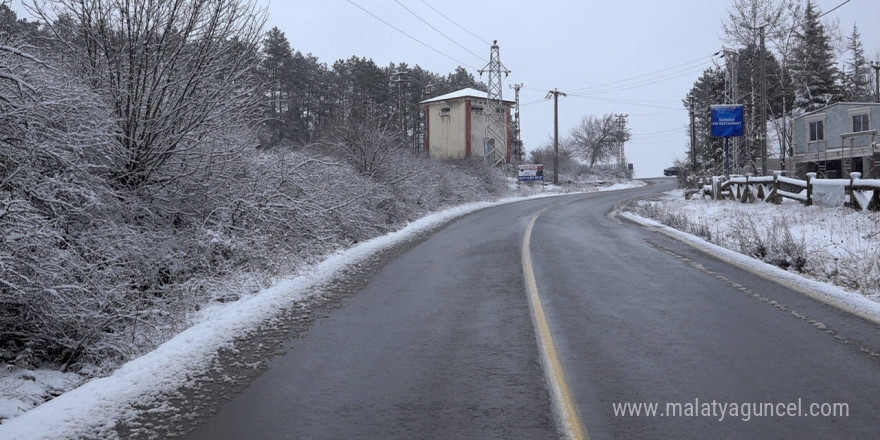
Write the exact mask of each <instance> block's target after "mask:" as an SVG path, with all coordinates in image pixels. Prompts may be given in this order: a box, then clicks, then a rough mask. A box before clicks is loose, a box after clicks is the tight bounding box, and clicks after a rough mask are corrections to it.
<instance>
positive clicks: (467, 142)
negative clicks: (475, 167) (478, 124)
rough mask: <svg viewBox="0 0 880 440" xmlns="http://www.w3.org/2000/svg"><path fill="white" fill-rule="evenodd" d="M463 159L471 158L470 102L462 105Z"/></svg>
mask: <svg viewBox="0 0 880 440" xmlns="http://www.w3.org/2000/svg"><path fill="white" fill-rule="evenodd" d="M464 112H465V116H464V157H471V102H470V101H465V105H464Z"/></svg>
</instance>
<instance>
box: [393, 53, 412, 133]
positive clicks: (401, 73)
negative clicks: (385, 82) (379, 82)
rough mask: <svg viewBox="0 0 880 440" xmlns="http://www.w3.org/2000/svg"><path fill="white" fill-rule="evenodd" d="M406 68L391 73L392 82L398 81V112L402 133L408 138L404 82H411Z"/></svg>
mask: <svg viewBox="0 0 880 440" xmlns="http://www.w3.org/2000/svg"><path fill="white" fill-rule="evenodd" d="M407 74H409V72H407V71H406V70H395V71H394V72H392V73H391V82H393V83H397V113H398V117H399V118H400V127H399V128H400V134H401V136H403V137H404V138H406V111H405V108H404V106H403V84H404V83H409V82H410V80H409V78H407V77H406V75H407Z"/></svg>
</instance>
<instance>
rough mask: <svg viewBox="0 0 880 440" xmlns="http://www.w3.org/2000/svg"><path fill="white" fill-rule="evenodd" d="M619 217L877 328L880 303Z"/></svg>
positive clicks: (672, 231) (659, 226)
mask: <svg viewBox="0 0 880 440" xmlns="http://www.w3.org/2000/svg"><path fill="white" fill-rule="evenodd" d="M621 215H622V216H624V217H626V218H629V219H631V220H633V221H635V222H637V223H641V224H643V225H645V226H651V227H655V228H657V229H660V230H662V231H664V232H665V233H667V234H669V235H673V236H675V237H677V238H678V239H680V240H682V241H685V242H688V243H690V244H692V245H694V246H697V247H700V248H701V249H703V250H705V251H707V252H708V253H709V254H712V255H715V256H716V257H720V258H723V259H724V260H726V261H729V262H732V263H734V264H735V265H737V266H740V267H744V268H748V269H749V270H750V271H752V272H760V273H764V274H767V275H768V276H771V277H774V278H776V279H778V280H781V281H784V282H787V284H788V285H789V286H790V287H794V288H798V290H799V291H801V292H802V293H804V294H807V295H808V296H811V297H813V298H814V299H817V300H819V301H822V302H824V303H826V304H830V305H833V306H835V307H838V308H841V309H843V310H847V311H850V312H851V313H854V314H856V315H858V316H861V317H863V318H865V319H868V320H870V321H873V322H876V323H878V324H880V302H878V301H875V300H873V299H870V298H868V297H866V296H865V295H862V294H859V293H856V292H851V291H848V290H846V289H843V288H842V287H839V286H835V285H833V284H829V283H826V282H821V281H816V280H813V279H809V278H805V277H803V276H802V275H799V274H795V273H792V272H790V271H787V270H784V269H782V268H779V267H776V266H773V265H771V264H767V263H764V262H762V261H760V260H757V259H755V258H753V257H750V256H748V255H744V254H742V253H739V252H736V251H733V250H730V249H727V248H725V247H722V246H718V245H716V244H713V243H710V242H707V241H705V240H703V239H701V238H699V237H696V236H694V235H692V234H689V233H687V232H682V231H679V230H678V229H674V228H671V227H669V226H666V225H664V224H662V223H659V222H657V221H655V220H652V219H648V218H644V217H641V216H639V215H636V214H633V213H632V212H622V213H621Z"/></svg>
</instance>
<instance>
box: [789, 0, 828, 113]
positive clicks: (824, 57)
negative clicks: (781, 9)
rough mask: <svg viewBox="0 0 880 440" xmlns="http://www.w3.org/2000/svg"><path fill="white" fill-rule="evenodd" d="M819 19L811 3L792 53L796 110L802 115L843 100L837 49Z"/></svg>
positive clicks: (806, 9)
mask: <svg viewBox="0 0 880 440" xmlns="http://www.w3.org/2000/svg"><path fill="white" fill-rule="evenodd" d="M820 15H821V14H820V12H819V10H818V8H817V7H816V5H815V4H813V2H812V1H811V0H808V1H807V6H806V8H805V9H804V22H803V25H802V26H801V27H800V28H799V32H798V34H797V36H796V43H795V47H794V49H793V56H792V63H791V68H792V77H793V80H794V84H795V87H796V88H795V102H794V108H795V109H796V110H797V111H800V112H807V111H812V110H816V109H819V108H822V107H825V106H827V105H829V104H832V103H834V102H836V101H839V100H840V90H839V88H838V86H837V79H838V78H837V77H838V71H837V67H835V61H834V48H833V47H832V45H831V40H830V38H829V36H828V35H827V34H826V32H825V26H824V25H823V24H822V22H821V21H820V20H819V16H820Z"/></svg>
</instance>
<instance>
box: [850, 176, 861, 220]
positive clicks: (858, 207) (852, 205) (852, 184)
mask: <svg viewBox="0 0 880 440" xmlns="http://www.w3.org/2000/svg"><path fill="white" fill-rule="evenodd" d="M861 177H862V173H860V172H858V171H856V172H852V173H849V207H850V208H852V209H855V210H856V211H858V210H864V209H865V208H864V207H863V206H861V205H860V204H859V201H858V200H856V195H855V194H854V193H855V191H856V189H855V188H854V187H855V185H856V181H857V180H859V178H861Z"/></svg>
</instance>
